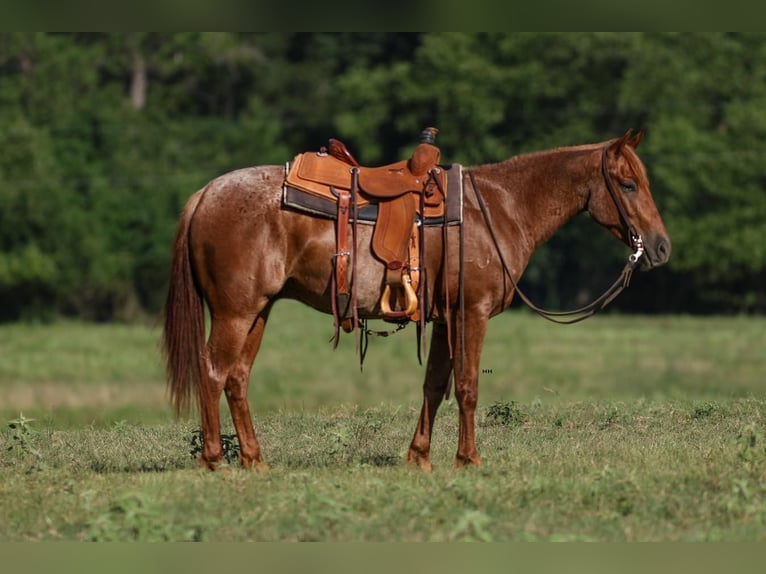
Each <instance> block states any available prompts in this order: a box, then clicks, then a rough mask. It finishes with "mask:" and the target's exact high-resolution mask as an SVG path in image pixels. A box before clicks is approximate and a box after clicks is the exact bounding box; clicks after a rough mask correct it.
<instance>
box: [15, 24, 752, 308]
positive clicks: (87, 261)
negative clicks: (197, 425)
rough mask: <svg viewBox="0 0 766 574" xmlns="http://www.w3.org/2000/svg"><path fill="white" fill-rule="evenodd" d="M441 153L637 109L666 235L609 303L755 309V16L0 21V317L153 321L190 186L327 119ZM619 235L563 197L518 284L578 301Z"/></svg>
mask: <svg viewBox="0 0 766 574" xmlns="http://www.w3.org/2000/svg"><path fill="white" fill-rule="evenodd" d="M431 125H433V126H436V127H438V128H439V129H440V134H439V137H438V139H437V144H438V145H439V146H440V147H441V150H442V160H443V161H444V162H445V163H450V162H458V163H463V164H464V165H474V164H480V163H488V162H494V161H500V160H503V159H506V158H508V157H510V156H512V155H515V154H518V153H523V152H527V151H534V150H539V149H546V148H553V147H559V146H566V145H577V144H583V143H590V142H595V141H602V140H606V139H610V138H613V137H617V136H620V135H622V134H623V133H624V132H625V131H626V130H627V129H628V128H633V129H639V128H644V129H645V131H646V137H645V139H644V141H643V143H642V144H641V147H640V148H639V153H640V155H641V157H642V159H643V160H644V163H645V164H646V166H647V169H648V172H649V177H650V181H651V183H652V190H653V193H654V196H655V200H656V203H657V205H658V206H659V208H660V211H661V213H662V214H663V217H664V219H665V222H666V225H667V227H668V230H669V232H670V234H671V237H672V239H673V256H672V258H671V263H670V264H669V265H668V266H667V267H665V268H663V269H659V270H655V271H652V272H651V273H639V274H637V275H636V276H635V277H634V281H633V289H631V290H629V291H627V292H626V293H625V294H624V295H622V296H621V297H620V298H619V299H618V300H617V301H616V302H615V303H614V308H615V309H616V310H618V311H620V312H623V313H695V314H761V313H763V312H764V311H766V292H765V291H764V288H763V284H764V279H766V192H765V191H766V35H765V34H763V33H623V32H620V33H566V34H555V33H507V34H498V33H492V34H483V33H406V34H402V33H337V34H331V33H199V32H190V33H55V34H54V33H1V34H0V321H3V322H9V321H18V320H25V321H47V320H52V319H57V318H77V319H83V320H88V321H100V322H106V321H124V322H138V321H145V320H154V319H155V318H156V316H157V315H158V313H159V311H160V309H161V306H162V303H163V301H164V297H165V290H166V281H167V274H168V266H169V254H170V244H171V241H172V236H173V232H174V227H175V223H176V220H177V217H178V214H179V212H180V210H181V208H182V206H183V205H184V203H185V201H186V199H187V198H188V196H189V195H190V194H191V193H193V192H194V191H195V190H197V189H199V188H200V187H202V186H203V185H205V183H206V182H207V181H209V180H210V179H212V178H213V177H215V176H217V175H219V174H221V173H223V172H225V171H229V170H232V169H237V168H240V167H245V166H249V165H257V164H283V163H284V162H285V161H288V160H291V159H292V158H293V156H294V155H296V154H297V153H299V152H302V151H305V150H308V149H318V148H319V147H320V146H322V145H324V144H325V143H326V142H327V139H328V138H330V137H336V138H339V139H342V140H344V141H345V142H346V144H347V145H348V147H349V148H350V149H351V150H352V152H353V153H354V154H355V155H356V156H357V157H358V159H360V161H362V162H363V163H366V164H371V165H374V164H383V163H387V162H392V161H396V160H398V159H401V158H402V157H404V156H405V155H406V154H407V153H409V152H410V151H411V148H412V147H414V145H415V144H416V138H417V134H418V133H419V131H420V130H421V129H422V128H423V127H425V126H431ZM626 256H627V248H626V247H624V246H622V245H620V244H618V243H617V242H615V241H614V240H612V239H611V238H610V237H609V235H608V234H607V233H606V232H604V231H602V230H600V229H598V228H597V227H595V226H593V225H592V224H590V223H589V222H588V221H587V217H585V216H583V217H581V218H576V220H575V221H573V222H572V223H571V224H569V225H568V226H567V227H566V228H565V229H564V230H562V231H561V232H560V233H559V234H557V235H556V236H555V237H554V238H553V239H552V240H551V241H550V242H549V243H548V244H547V245H545V246H544V247H543V248H542V249H541V250H540V251H539V252H538V253H537V254H535V256H534V258H533V260H532V262H531V265H530V268H529V270H528V272H527V274H526V275H525V277H524V281H523V284H524V286H525V288H526V291H528V292H529V295H530V296H532V297H533V299H535V300H536V301H538V302H539V303H541V304H543V305H547V306H551V307H558V308H564V307H570V306H572V305H575V304H580V303H582V302H586V301H588V300H590V299H591V298H592V297H593V296H595V295H597V294H599V293H600V292H601V291H602V290H603V289H604V288H605V287H606V286H607V285H608V284H610V283H611V281H612V280H613V279H614V277H616V275H617V273H618V272H619V270H620V269H621V267H622V265H623V263H624V260H625V258H626Z"/></svg>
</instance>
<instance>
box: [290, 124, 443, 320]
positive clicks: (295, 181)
mask: <svg viewBox="0 0 766 574" xmlns="http://www.w3.org/2000/svg"><path fill="white" fill-rule="evenodd" d="M437 132H438V130H436V128H426V129H425V130H423V132H422V133H421V137H420V143H419V144H418V146H417V147H416V148H415V150H414V152H413V154H412V157H411V158H409V159H405V160H401V161H398V162H395V163H392V164H389V165H384V166H380V167H366V166H361V165H359V162H357V161H356V159H355V158H354V156H353V155H352V154H351V153H350V152H349V151H348V149H347V148H346V146H345V145H344V144H343V142H341V141H339V140H337V139H331V140H330V141H329V149H325V148H322V149H321V150H320V151H319V152H305V153H302V154H299V155H297V156H296V157H295V159H294V161H293V164H292V166H291V167H290V170H289V172H288V174H287V177H286V181H285V183H286V185H288V186H292V187H295V188H297V189H300V190H303V191H305V192H307V193H311V194H314V195H316V196H318V197H321V198H324V199H329V200H332V201H334V202H337V204H338V216H337V221H338V224H337V229H336V231H337V235H338V237H337V245H338V252H337V253H336V256H335V262H336V275H338V276H337V277H336V283H337V284H338V285H339V286H340V288H339V289H338V301H340V302H341V303H339V305H338V306H339V307H342V306H343V304H345V305H346V307H348V300H347V297H342V295H344V288H345V286H346V285H347V280H346V277H345V273H346V269H345V265H347V262H348V255H349V250H348V249H347V247H346V245H347V237H346V235H347V232H348V227H347V224H348V222H349V221H352V222H354V224H356V222H357V218H356V217H355V214H356V213H357V210H358V209H359V208H362V207H365V206H366V205H369V204H374V205H377V209H378V217H377V220H376V221H375V227H374V230H373V235H372V251H373V253H374V255H375V256H376V257H377V258H378V259H379V260H380V261H381V262H382V263H383V264H384V265H385V267H386V280H385V288H384V291H383V295H382V297H381V302H380V307H381V311H382V313H383V316H384V318H388V319H393V320H405V319H408V318H413V319H414V318H415V316H416V314H417V310H418V309H417V308H418V297H417V295H416V290H417V285H418V275H419V274H418V269H419V266H418V261H419V254H418V245H419V243H420V242H419V240H418V233H419V232H418V225H417V224H418V218H420V220H421V221H422V220H423V219H425V218H439V217H444V216H445V203H446V202H445V199H446V192H447V178H446V175H445V172H444V170H443V169H442V168H441V167H440V166H439V156H440V151H439V148H438V147H436V146H435V145H433V141H434V138H435V136H436V133H437ZM344 261H345V263H344ZM339 266H340V267H343V269H342V272H340V273H338V267H339ZM392 299H393V302H392ZM392 303H393V305H392ZM396 306H400V307H402V309H400V310H394V307H396ZM344 329H346V326H345V325H344ZM346 330H348V329H346Z"/></svg>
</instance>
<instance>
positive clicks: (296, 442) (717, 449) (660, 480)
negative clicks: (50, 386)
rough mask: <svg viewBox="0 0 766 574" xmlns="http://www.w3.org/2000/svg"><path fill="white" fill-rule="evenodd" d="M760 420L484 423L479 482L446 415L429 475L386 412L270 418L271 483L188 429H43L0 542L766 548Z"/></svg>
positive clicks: (16, 466)
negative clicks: (457, 465) (204, 456)
mask: <svg viewBox="0 0 766 574" xmlns="http://www.w3.org/2000/svg"><path fill="white" fill-rule="evenodd" d="M506 406H508V405H506ZM764 406H766V404H765V403H764V401H761V400H756V399H738V400H734V401H729V402H725V403H724V402H714V403H709V402H706V403H688V404H678V403H674V404H671V405H668V404H663V403H654V402H651V401H635V402H632V403H619V402H613V403H599V404H594V403H591V402H574V403H567V404H561V405H558V406H545V405H539V404H533V405H518V404H513V405H510V407H509V408H510V409H511V410H513V411H515V412H516V416H514V417H511V418H509V419H505V418H503V417H493V416H490V412H491V409H490V408H486V409H483V410H482V412H481V413H480V417H479V419H480V421H479V422H480V426H479V436H480V439H479V448H480V449H481V451H482V454H483V455H484V459H485V465H484V466H483V467H482V468H481V469H475V470H468V471H465V470H463V471H458V470H455V469H453V468H452V467H451V457H452V455H453V452H454V440H455V437H456V434H457V429H456V423H455V416H454V414H455V408H454V405H448V407H447V408H446V409H445V413H444V416H443V417H442V419H441V420H440V421H439V426H438V429H437V433H436V437H435V439H436V440H435V445H434V461H435V463H436V469H435V472H434V473H433V474H432V475H425V474H422V473H420V472H418V471H414V470H412V469H409V468H407V467H405V466H404V465H403V464H402V457H403V454H404V449H405V447H406V444H407V441H408V439H409V434H410V431H411V428H410V427H411V426H412V425H413V423H414V417H415V414H416V413H415V411H414V410H413V409H401V408H397V407H393V406H383V405H381V406H379V407H377V408H372V409H358V408H335V409H331V410H327V411H325V410H320V411H318V412H282V413H273V414H270V415H266V416H264V417H262V418H261V420H260V430H261V435H262V437H263V439H264V447H265V450H266V453H267V456H268V457H269V462H270V463H271V466H272V469H271V470H270V471H269V472H268V473H265V474H262V475H256V474H253V473H250V472H247V471H243V470H239V469H238V468H234V469H232V470H231V471H230V472H226V473H210V472H207V471H201V470H198V469H197V468H196V462H195V461H194V460H193V459H192V457H191V456H190V450H191V448H190V447H191V446H192V442H191V437H192V434H193V430H194V428H195V425H192V424H176V425H163V426H158V427H147V426H143V425H137V424H122V425H117V426H114V427H112V428H106V429H96V428H86V429H82V430H76V431H71V430H67V431H56V430H51V429H49V428H43V429H41V430H40V431H38V432H36V433H34V434H33V435H32V436H31V438H30V439H29V440H30V445H29V447H30V449H31V450H25V449H24V448H20V449H16V450H15V451H8V450H7V449H4V454H3V455H2V457H1V458H0V465H1V467H2V472H3V475H4V480H3V481H2V484H0V500H2V514H3V520H2V521H0V540H56V539H67V540H99V541H107V540H120V541H132V540H138V541H168V540H209V541H226V540H228V541H232V540H240V541H249V540H258V541H274V540H322V541H376V540H394V541H458V540H483V541H509V540H607V541H658V540H663V541H668V540H671V541H673V540H686V541H701V540H706V541H717V540H759V541H763V540H764V537H765V535H764V529H763V525H764V521H766V498H765V497H766V448H765V447H766V438H765V435H766V433H765V432H764V431H765V430H766V425H765V421H764V417H763V413H764ZM500 410H501V411H502V409H500ZM317 437H321V438H320V439H319V440H317ZM4 439H5V440H6V442H7V441H9V440H11V439H10V437H8V435H7V433H6V435H4ZM20 493H23V496H19V494H20Z"/></svg>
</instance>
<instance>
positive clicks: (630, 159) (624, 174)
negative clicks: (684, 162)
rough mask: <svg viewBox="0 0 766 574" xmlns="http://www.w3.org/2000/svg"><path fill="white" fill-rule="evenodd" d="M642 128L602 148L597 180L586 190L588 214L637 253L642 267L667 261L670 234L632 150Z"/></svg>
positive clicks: (638, 160)
mask: <svg viewBox="0 0 766 574" xmlns="http://www.w3.org/2000/svg"><path fill="white" fill-rule="evenodd" d="M643 135H644V134H643V131H639V132H638V133H637V134H635V135H632V132H631V130H628V131H627V132H625V135H623V136H622V137H621V138H619V139H617V140H614V141H612V142H609V143H608V144H607V145H606V146H605V147H604V148H603V151H602V156H601V173H602V177H601V178H600V180H599V184H598V185H596V186H595V187H594V188H593V189H592V190H591V192H590V196H589V198H588V205H587V209H588V212H589V213H590V215H591V217H593V219H595V220H596V221H597V222H598V223H600V224H601V225H603V226H604V227H606V228H607V229H608V230H609V231H610V232H611V233H612V234H614V235H615V236H616V237H618V238H619V239H621V240H622V241H624V242H625V243H626V244H627V245H628V246H629V247H631V248H633V249H635V250H636V252H637V253H640V251H639V249H641V248H642V249H643V255H642V256H641V263H642V264H643V266H644V267H646V268H652V267H657V266H658V265H663V264H665V263H667V261H668V259H669V258H670V237H669V236H668V232H667V230H666V229H665V224H664V223H663V222H662V217H660V214H659V212H658V211H657V206H656V205H655V204H654V199H653V198H652V193H651V191H650V190H649V179H648V178H647V175H646V169H645V168H644V165H643V163H642V162H641V160H640V159H639V157H638V155H637V154H636V148H637V147H638V144H639V143H641V139H642V138H643Z"/></svg>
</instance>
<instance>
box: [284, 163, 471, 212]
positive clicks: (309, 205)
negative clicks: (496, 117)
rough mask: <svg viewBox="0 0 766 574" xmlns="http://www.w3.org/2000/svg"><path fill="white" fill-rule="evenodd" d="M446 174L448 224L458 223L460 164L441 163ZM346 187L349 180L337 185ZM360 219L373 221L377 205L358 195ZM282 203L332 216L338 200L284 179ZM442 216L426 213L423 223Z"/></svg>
mask: <svg viewBox="0 0 766 574" xmlns="http://www.w3.org/2000/svg"><path fill="white" fill-rule="evenodd" d="M291 167H292V166H291V165H290V164H288V165H287V166H285V173H286V174H287V173H291V172H295V170H294V169H292V170H291ZM440 167H441V168H442V169H443V170H444V171H445V173H446V174H447V190H448V191H447V206H446V217H447V224H448V225H458V224H460V223H462V221H463V166H462V165H460V164H459V163H453V164H450V165H443V166H440ZM338 187H339V188H341V189H349V187H350V186H349V182H348V181H347V182H346V183H345V184H344V185H339V186H338ZM358 199H359V203H358V205H359V209H358V212H359V223H368V224H373V223H375V222H376V221H377V219H378V206H377V204H375V203H369V202H368V201H366V200H364V199H363V198H362V197H359V198H358ZM282 203H283V205H285V206H286V207H289V208H292V209H295V210H297V211H302V212H304V213H308V214H311V215H317V216H320V217H327V218H329V219H335V218H336V216H337V213H338V205H337V202H335V201H333V200H331V199H328V198H326V197H324V196H322V195H318V194H316V193H311V192H309V191H305V190H302V189H298V188H297V187H293V185H291V181H290V180H289V179H286V180H285V184H284V186H283V189H282ZM443 224H444V218H443V217H426V219H425V225H427V226H431V225H443Z"/></svg>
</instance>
